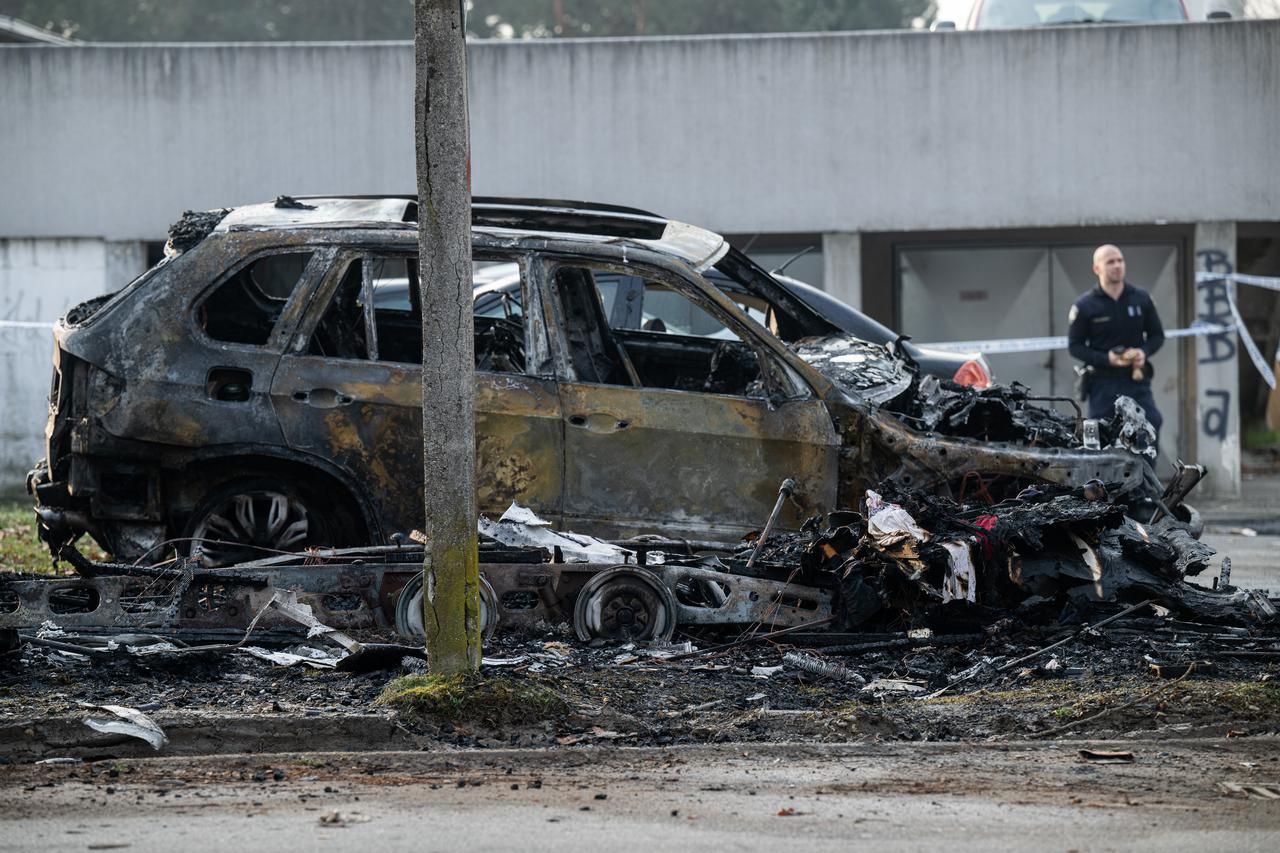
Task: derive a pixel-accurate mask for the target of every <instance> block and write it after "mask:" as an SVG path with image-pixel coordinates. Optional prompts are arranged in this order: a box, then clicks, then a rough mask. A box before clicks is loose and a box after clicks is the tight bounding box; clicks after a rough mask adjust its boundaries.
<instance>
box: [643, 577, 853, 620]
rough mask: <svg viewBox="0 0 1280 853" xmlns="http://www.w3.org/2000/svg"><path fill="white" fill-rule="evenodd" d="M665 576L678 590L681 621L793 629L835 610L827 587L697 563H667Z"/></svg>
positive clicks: (679, 617)
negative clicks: (708, 566)
mask: <svg viewBox="0 0 1280 853" xmlns="http://www.w3.org/2000/svg"><path fill="white" fill-rule="evenodd" d="M662 579H663V581H664V582H665V583H666V584H667V586H668V587H670V588H671V590H672V592H674V593H675V596H676V613H677V616H678V620H679V624H681V625H752V624H760V625H764V626H767V627H768V628H775V627H776V628H789V627H792V626H795V625H805V624H808V623H811V622H813V621H814V620H815V619H821V618H824V617H826V616H830V615H831V601H832V593H831V592H830V591H828V590H825V589H817V588H815V587H810V586H804V585H800V584H788V583H785V582H779V581H773V580H767V579H764V578H753V577H745V576H743V575H737V574H729V573H727V572H719V571H714V570H712V569H704V568H698V567H693V566H675V565H673V566H666V567H664V571H663V572H662Z"/></svg>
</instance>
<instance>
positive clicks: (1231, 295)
mask: <svg viewBox="0 0 1280 853" xmlns="http://www.w3.org/2000/svg"><path fill="white" fill-rule="evenodd" d="M1215 282H1223V283H1224V284H1225V285H1226V297H1227V306H1228V307H1229V308H1230V309H1231V318H1232V319H1233V320H1235V327H1236V331H1237V332H1238V333H1239V335H1240V342H1241V343H1243V344H1244V348H1245V351H1246V352H1248V353H1249V359H1250V360H1251V361H1252V362H1253V366H1254V367H1256V368H1257V369H1258V372H1259V373H1260V374H1262V378H1263V379H1264V380H1266V383H1267V385H1269V386H1270V387H1271V390H1273V391H1274V390H1275V387H1276V375H1275V374H1274V373H1272V372H1271V365H1269V364H1267V362H1266V359H1264V358H1263V357H1262V353H1261V352H1260V351H1259V350H1258V345H1257V344H1255V343H1254V342H1253V336H1252V335H1250V334H1249V327H1248V326H1246V325H1245V323H1244V318H1243V317H1241V316H1240V309H1239V307H1237V306H1236V285H1237V284H1247V285H1250V286H1251V287H1265V288H1266V289H1268V290H1276V291H1280V278H1273V277H1272V276H1265V275H1245V274H1243V273H1234V272H1233V273H1213V272H1198V273H1196V284H1197V285H1202V284H1214V283H1215ZM1275 360H1276V362H1277V363H1280V346H1277V347H1276V357H1275Z"/></svg>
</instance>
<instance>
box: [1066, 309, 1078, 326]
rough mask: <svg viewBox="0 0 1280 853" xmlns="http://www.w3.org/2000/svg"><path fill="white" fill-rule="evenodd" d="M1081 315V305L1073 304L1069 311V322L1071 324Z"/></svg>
mask: <svg viewBox="0 0 1280 853" xmlns="http://www.w3.org/2000/svg"><path fill="white" fill-rule="evenodd" d="M1079 316H1080V307H1079V306H1078V305H1072V306H1071V310H1070V311H1068V312H1067V324H1068V325H1070V324H1071V323H1074V322H1075V321H1076V318H1077V317H1079Z"/></svg>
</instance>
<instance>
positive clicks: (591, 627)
mask: <svg viewBox="0 0 1280 853" xmlns="http://www.w3.org/2000/svg"><path fill="white" fill-rule="evenodd" d="M573 628H574V631H576V632H577V634H578V638H579V639H581V640H593V639H596V638H597V637H599V638H602V639H606V640H639V641H644V642H651V641H660V642H666V641H667V640H670V639H671V635H672V634H674V633H675V630H676V600H675V597H674V596H673V595H672V594H671V590H669V589H667V587H666V584H664V583H663V582H662V581H661V579H659V578H658V576H657V575H655V574H654V573H653V572H650V571H647V570H645V569H641V568H637V567H635V566H614V567H613V568H612V569H605V570H604V571H603V572H600V574H598V575H595V576H593V577H592V578H591V580H589V581H587V583H586V585H585V586H583V587H582V591H581V592H579V593H578V600H577V602H576V603H575V604H574V608H573Z"/></svg>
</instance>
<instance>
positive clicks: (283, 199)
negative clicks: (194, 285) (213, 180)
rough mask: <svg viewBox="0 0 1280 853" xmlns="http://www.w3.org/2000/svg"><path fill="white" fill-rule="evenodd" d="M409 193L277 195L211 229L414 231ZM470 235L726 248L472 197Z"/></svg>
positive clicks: (656, 227) (689, 259) (637, 222)
mask: <svg viewBox="0 0 1280 853" xmlns="http://www.w3.org/2000/svg"><path fill="white" fill-rule="evenodd" d="M417 219H418V202H417V197H416V196H411V195H403V196H398V195H397V196H298V197H293V196H280V197H279V198H277V199H276V200H275V201H274V202H266V203H263V204H250V205H244V206H242V207H237V208H234V209H232V210H231V211H230V212H229V213H227V215H226V216H224V217H223V218H222V221H221V222H219V223H218V224H217V226H216V227H215V228H214V231H215V232H228V231H235V230H249V229H270V228H336V227H382V228H387V227H393V228H394V227H400V228H415V229H416V227H417ZM471 221H472V226H473V227H474V228H476V229H478V230H491V231H502V232H505V233H510V232H513V231H514V232H525V233H536V234H540V235H554V236H556V237H558V238H561V239H570V240H572V239H575V238H577V239H581V240H584V241H589V242H599V241H602V240H605V241H609V242H631V243H634V244H635V245H636V246H640V247H644V248H648V249H652V250H653V251H656V252H661V253H663V254H666V255H670V256H672V257H675V258H678V259H679V260H682V261H684V262H685V263H688V264H689V265H690V266H693V267H694V268H695V269H699V270H701V269H705V268H706V267H709V266H710V265H711V264H714V263H715V262H716V261H717V260H719V259H720V258H721V257H723V256H724V253H725V252H726V251H728V248H729V246H728V243H727V242H726V241H725V239H724V238H723V237H722V236H720V235H719V234H716V233H715V232H713V231H708V230H706V229H705V228H698V227H697V226H694V225H689V224H687V223H684V222H678V221H676V220H674V219H667V218H665V217H661V216H658V215H656V214H653V213H649V212H648V211H644V210H640V209H638V208H632V207H622V206H619V205H609V204H599V203H595V202H581V201H567V200H556V199H524V198H499V197H490V196H477V197H475V198H473V199H472V205H471Z"/></svg>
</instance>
